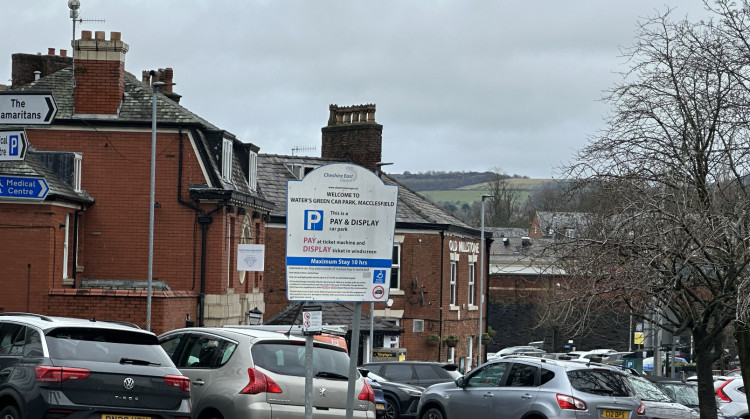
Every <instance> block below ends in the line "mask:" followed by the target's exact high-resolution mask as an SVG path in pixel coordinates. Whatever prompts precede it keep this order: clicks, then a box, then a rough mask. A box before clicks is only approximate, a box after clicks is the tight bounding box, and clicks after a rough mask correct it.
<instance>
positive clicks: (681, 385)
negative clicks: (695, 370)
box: [643, 375, 700, 410]
mask: <svg viewBox="0 0 750 419" xmlns="http://www.w3.org/2000/svg"><path fill="white" fill-rule="evenodd" d="M643 377H644V378H645V379H647V380H649V381H651V382H652V383H654V384H655V385H656V386H657V387H659V389H660V390H661V391H663V392H664V393H666V394H667V396H669V397H670V398H671V399H672V400H674V401H676V402H677V403H679V404H681V405H683V406H687V407H689V408H691V409H693V410H698V409H699V407H700V406H699V403H698V384H697V383H691V382H683V381H680V380H675V379H671V378H668V377H657V376H654V375H645V376H643Z"/></svg>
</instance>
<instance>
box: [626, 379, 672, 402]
mask: <svg viewBox="0 0 750 419" xmlns="http://www.w3.org/2000/svg"><path fill="white" fill-rule="evenodd" d="M628 378H629V379H630V384H632V385H633V388H634V389H635V394H636V395H638V397H640V398H641V400H645V401H652V402H672V401H674V400H672V399H671V398H670V397H669V396H667V394H666V393H664V392H663V391H661V390H660V389H659V387H657V386H656V384H654V383H652V382H650V381H648V380H647V379H645V378H642V377H636V376H630V377H628Z"/></svg>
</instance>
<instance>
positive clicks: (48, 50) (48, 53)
mask: <svg viewBox="0 0 750 419" xmlns="http://www.w3.org/2000/svg"><path fill="white" fill-rule="evenodd" d="M47 55H55V49H54V48H47Z"/></svg>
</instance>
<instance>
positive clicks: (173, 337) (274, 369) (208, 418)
mask: <svg viewBox="0 0 750 419" xmlns="http://www.w3.org/2000/svg"><path fill="white" fill-rule="evenodd" d="M159 341H160V342H161V345H162V347H163V348H164V350H165V351H166V352H167V354H168V355H169V356H170V357H171V358H172V360H173V361H174V363H175V365H177V368H179V369H180V371H181V372H182V374H183V375H185V376H187V377H189V378H190V381H191V383H192V392H191V394H192V400H193V412H194V413H193V414H194V416H193V417H194V418H195V419H215V418H227V419H229V418H246V417H253V418H290V419H295V418H298V419H302V418H304V416H305V374H306V369H307V364H306V362H305V359H306V354H305V339H304V338H302V337H296V336H293V335H286V334H284V333H279V332H271V331H265V330H256V329H252V328H243V327H229V326H227V327H192V328H184V329H178V330H174V331H171V332H167V333H165V334H163V335H161V336H159ZM312 372H313V389H312V390H313V392H312V406H313V417H315V418H316V419H318V418H321V419H333V418H337V419H342V418H345V417H346V409H347V400H348V399H347V392H348V384H349V381H348V380H349V355H348V353H347V352H346V349H345V348H342V347H340V346H336V345H332V344H329V343H324V342H318V341H315V343H314V347H313V354H312ZM353 379H354V380H355V383H354V384H355V392H354V396H353V399H354V400H353V417H354V418H359V419H375V413H376V412H375V396H374V393H373V390H372V387H371V386H370V385H369V384H368V383H367V382H366V381H365V379H364V377H362V375H361V374H359V372H357V373H356V376H355V377H353Z"/></svg>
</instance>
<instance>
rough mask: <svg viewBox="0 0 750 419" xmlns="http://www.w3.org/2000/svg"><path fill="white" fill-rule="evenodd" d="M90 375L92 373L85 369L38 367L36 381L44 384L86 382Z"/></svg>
mask: <svg viewBox="0 0 750 419" xmlns="http://www.w3.org/2000/svg"><path fill="white" fill-rule="evenodd" d="M90 374H91V371H89V370H86V369H83V368H63V367H36V380H37V381H39V382H44V383H62V382H63V381H68V380H85V379H86V378H87V377H88V376H89V375H90Z"/></svg>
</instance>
